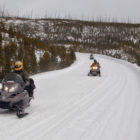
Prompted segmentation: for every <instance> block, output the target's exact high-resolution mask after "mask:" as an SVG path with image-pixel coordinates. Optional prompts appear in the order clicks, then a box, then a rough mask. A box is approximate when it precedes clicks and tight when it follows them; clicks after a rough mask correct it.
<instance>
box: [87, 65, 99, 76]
mask: <svg viewBox="0 0 140 140" xmlns="http://www.w3.org/2000/svg"><path fill="white" fill-rule="evenodd" d="M88 76H101V71H100V66H99V65H93V66H92V67H91V70H90V72H89V73H88Z"/></svg>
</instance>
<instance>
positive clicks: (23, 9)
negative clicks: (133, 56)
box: [0, 0, 140, 23]
mask: <svg viewBox="0 0 140 140" xmlns="http://www.w3.org/2000/svg"><path fill="white" fill-rule="evenodd" d="M0 7H1V9H2V8H5V9H7V10H8V11H9V13H10V14H13V15H20V16H23V15H26V16H27V15H33V17H44V15H45V13H48V14H47V15H48V16H51V17H55V16H56V17H58V16H59V17H61V18H63V17H67V18H68V17H69V16H70V17H72V18H78V19H95V20H97V19H99V17H102V19H107V20H109V19H110V20H111V21H112V20H114V21H115V19H117V21H126V22H127V21H128V20H130V21H131V22H137V23H140V15H139V13H140V0H0ZM31 13H32V14H31Z"/></svg>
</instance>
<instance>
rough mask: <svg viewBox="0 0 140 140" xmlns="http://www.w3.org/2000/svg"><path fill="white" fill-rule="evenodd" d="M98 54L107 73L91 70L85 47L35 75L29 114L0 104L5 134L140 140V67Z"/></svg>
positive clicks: (5, 139)
mask: <svg viewBox="0 0 140 140" xmlns="http://www.w3.org/2000/svg"><path fill="white" fill-rule="evenodd" d="M95 58H96V59H97V60H98V61H99V62H100V64H101V73H102V77H89V76H87V74H88V72H89V70H90V65H91V63H92V60H89V54H79V53H77V61H76V62H75V63H74V64H73V65H72V66H71V67H69V68H66V69H63V70H58V71H52V72H47V73H42V74H38V75H36V76H34V77H33V78H34V79H35V83H36V86H37V89H36V90H35V100H33V101H32V103H31V107H30V108H27V109H26V111H27V112H29V115H28V116H27V117H25V118H22V119H18V118H17V117H16V115H15V113H13V112H9V111H5V110H0V139H1V140H140V133H139V131H140V109H139V108H140V68H138V67H137V66H135V65H133V64H130V63H128V62H125V61H122V60H117V59H114V58H111V57H107V56H102V55H95Z"/></svg>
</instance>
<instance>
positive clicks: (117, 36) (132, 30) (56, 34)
mask: <svg viewBox="0 0 140 140" xmlns="http://www.w3.org/2000/svg"><path fill="white" fill-rule="evenodd" d="M2 20H3V22H4V23H5V24H6V26H7V27H9V26H12V27H13V28H14V29H15V30H16V31H18V32H22V33H23V34H24V35H26V36H27V37H30V38H34V39H39V40H41V41H47V42H49V43H51V44H53V45H57V46H65V47H67V48H73V49H74V50H75V51H80V52H90V53H100V54H106V55H110V56H113V57H116V58H120V59H124V60H128V61H129V62H132V63H137V64H138V65H140V24H126V23H105V22H88V21H79V20H65V19H32V20H31V19H19V18H18V19H16V18H15V19H13V18H7V19H2Z"/></svg>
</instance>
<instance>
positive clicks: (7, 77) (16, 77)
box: [3, 72, 25, 87]
mask: <svg viewBox="0 0 140 140" xmlns="http://www.w3.org/2000/svg"><path fill="white" fill-rule="evenodd" d="M7 81H14V82H15V83H19V84H20V85H21V86H22V87H23V86H24V85H25V83H24V81H23V79H22V77H21V76H20V75H19V74H16V73H13V72H11V73H8V74H6V75H5V77H4V79H3V82H7Z"/></svg>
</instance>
